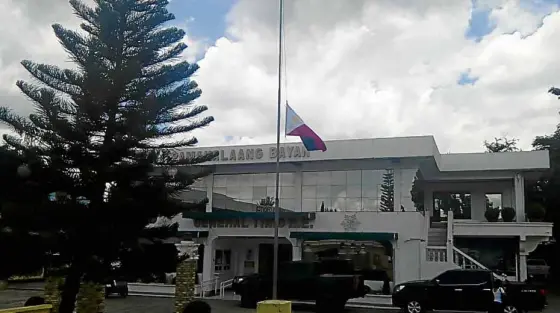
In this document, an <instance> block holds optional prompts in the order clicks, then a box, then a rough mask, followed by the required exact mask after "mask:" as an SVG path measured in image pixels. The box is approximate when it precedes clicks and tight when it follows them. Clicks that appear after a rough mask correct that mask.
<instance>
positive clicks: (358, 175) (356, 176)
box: [346, 171, 362, 186]
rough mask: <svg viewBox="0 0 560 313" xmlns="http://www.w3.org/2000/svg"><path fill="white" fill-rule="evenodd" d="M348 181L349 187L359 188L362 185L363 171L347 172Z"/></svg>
mask: <svg viewBox="0 0 560 313" xmlns="http://www.w3.org/2000/svg"><path fill="white" fill-rule="evenodd" d="M346 180H347V184H348V185H349V186H359V185H361V184H362V171H347V172H346Z"/></svg>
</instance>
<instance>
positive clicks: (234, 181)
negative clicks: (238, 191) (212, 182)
mask: <svg viewBox="0 0 560 313" xmlns="http://www.w3.org/2000/svg"><path fill="white" fill-rule="evenodd" d="M226 186H227V187H237V186H239V177H238V176H237V175H227V176H226Z"/></svg>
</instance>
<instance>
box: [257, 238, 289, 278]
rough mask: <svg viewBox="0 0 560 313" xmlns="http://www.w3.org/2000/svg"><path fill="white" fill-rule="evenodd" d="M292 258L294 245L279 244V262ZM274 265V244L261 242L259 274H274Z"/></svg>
mask: <svg viewBox="0 0 560 313" xmlns="http://www.w3.org/2000/svg"><path fill="white" fill-rule="evenodd" d="M291 260H292V245H291V244H279V245H278V261H279V262H278V263H284V262H288V261H291ZM273 267H274V245H273V244H270V243H261V244H259V274H261V275H270V276H272V268H273Z"/></svg>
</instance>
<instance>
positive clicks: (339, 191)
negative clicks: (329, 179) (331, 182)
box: [330, 186, 346, 198]
mask: <svg viewBox="0 0 560 313" xmlns="http://www.w3.org/2000/svg"><path fill="white" fill-rule="evenodd" d="M330 192H331V195H330V196H331V198H345V197H346V186H331V191H330Z"/></svg>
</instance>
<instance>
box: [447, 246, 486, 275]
mask: <svg viewBox="0 0 560 313" xmlns="http://www.w3.org/2000/svg"><path fill="white" fill-rule="evenodd" d="M453 263H455V264H456V265H457V266H459V267H460V268H462V269H484V270H487V269H488V268H487V267H486V266H484V265H482V264H481V263H480V262H478V261H477V260H475V259H474V258H472V257H471V256H470V255H468V254H466V253H465V252H463V251H461V250H459V249H458V248H457V247H453Z"/></svg>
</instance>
